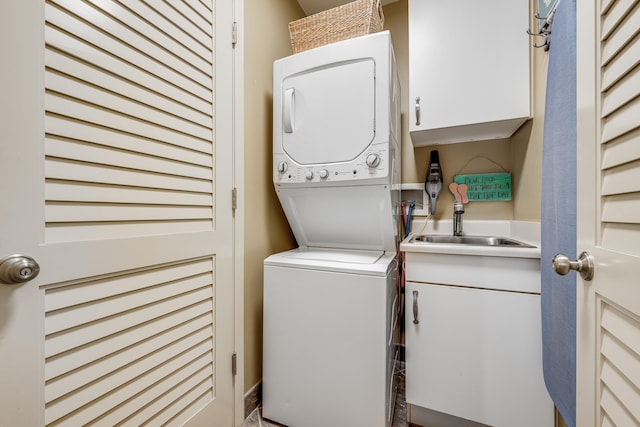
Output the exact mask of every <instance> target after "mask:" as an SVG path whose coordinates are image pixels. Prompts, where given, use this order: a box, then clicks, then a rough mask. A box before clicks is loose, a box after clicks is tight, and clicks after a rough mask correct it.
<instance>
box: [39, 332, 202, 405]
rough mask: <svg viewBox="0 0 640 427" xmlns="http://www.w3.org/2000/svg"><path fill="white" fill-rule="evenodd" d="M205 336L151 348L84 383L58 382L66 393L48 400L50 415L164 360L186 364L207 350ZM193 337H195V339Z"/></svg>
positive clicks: (88, 399)
mask: <svg viewBox="0 0 640 427" xmlns="http://www.w3.org/2000/svg"><path fill="white" fill-rule="evenodd" d="M207 335H208V336H209V337H210V336H211V331H210V330H209V331H205V332H204V333H202V334H194V335H190V336H187V337H185V338H183V339H179V340H176V342H175V343H173V344H171V345H169V346H166V347H163V348H160V349H155V351H154V352H152V353H149V354H148V355H147V357H144V358H142V359H139V360H135V361H133V362H132V363H130V364H128V365H124V366H119V367H118V369H114V370H109V371H107V372H105V374H104V376H102V377H100V379H99V381H96V382H93V383H84V384H72V383H70V384H62V387H64V388H68V390H69V392H68V393H66V394H65V395H63V396H59V397H58V398H55V399H51V400H48V401H49V402H51V403H50V404H49V407H50V408H51V409H52V411H51V413H52V416H54V417H55V416H56V413H57V412H63V413H67V412H73V411H75V410H77V409H78V408H81V407H83V406H85V405H87V404H89V403H90V402H92V401H94V400H96V399H98V398H100V396H102V395H103V394H105V390H117V389H119V388H121V387H123V386H125V385H126V384H127V383H129V382H131V381H134V380H135V379H137V378H140V377H144V376H145V375H146V374H147V372H148V371H152V370H153V369H157V368H158V367H161V366H162V365H163V364H164V363H165V361H168V360H172V359H179V358H181V357H182V358H183V359H182V360H183V363H185V364H186V363H187V362H186V360H191V359H195V358H196V357H198V356H199V355H201V354H203V353H206V352H208V351H209V350H208V347H209V346H208V344H207V343H206V342H205V341H206V339H207ZM197 339H199V340H198V341H197ZM58 382H65V378H60V379H59V380H58ZM45 390H46V388H45ZM132 394H134V393H132ZM51 396H52V397H53V394H51ZM54 408H55V409H54ZM93 417H95V415H93Z"/></svg>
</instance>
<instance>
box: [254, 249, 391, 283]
mask: <svg viewBox="0 0 640 427" xmlns="http://www.w3.org/2000/svg"><path fill="white" fill-rule="evenodd" d="M395 258H396V253H395V252H391V253H390V252H384V251H362V250H349V249H325V248H297V249H292V250H290V251H286V252H281V253H278V254H275V255H271V256H270V257H268V258H267V259H265V260H264V265H265V266H277V267H288V268H304V269H309V270H323V271H335V272H342V273H353V274H366V275H371V276H386V275H387V274H388V273H389V271H391V268H393V266H394V265H395V263H396V260H395Z"/></svg>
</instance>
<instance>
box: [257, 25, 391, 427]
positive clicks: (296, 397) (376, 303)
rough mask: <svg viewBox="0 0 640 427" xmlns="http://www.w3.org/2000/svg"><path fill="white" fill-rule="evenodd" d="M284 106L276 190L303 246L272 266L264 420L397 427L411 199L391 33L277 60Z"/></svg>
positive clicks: (279, 116) (279, 106)
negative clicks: (406, 195) (403, 247)
mask: <svg viewBox="0 0 640 427" xmlns="http://www.w3.org/2000/svg"><path fill="white" fill-rule="evenodd" d="M273 111H274V129H273V164H274V171H273V182H274V185H275V190H276V193H277V194H278V198H279V200H280V203H281V205H282V208H283V209H284V212H285V214H286V217H287V220H288V221H289V224H290V226H291V229H292V230H293V233H294V235H295V237H296V240H297V242H298V245H299V247H298V248H297V249H294V250H290V251H287V252H283V253H279V254H275V255H272V256H270V257H269V258H267V259H266V260H265V261H264V359H263V416H264V417H265V418H267V419H271V420H273V421H276V422H278V423H281V424H284V425H286V426H290V427H316V426H317V427H320V426H321V427H328V426H341V427H360V426H361V427H385V426H389V425H390V424H391V417H392V412H393V398H392V397H393V395H394V376H393V363H394V354H395V348H394V343H395V342H396V337H395V336H394V334H395V333H396V330H397V328H396V325H397V323H398V319H397V305H398V296H397V295H398V293H397V288H396V287H397V283H398V277H397V276H398V265H397V261H396V251H397V244H398V238H399V227H398V224H399V222H398V218H397V215H398V214H399V199H400V144H399V139H400V135H399V132H400V127H399V125H400V87H399V82H398V77H397V71H396V64H395V58H394V53H393V47H392V44H391V37H390V34H389V32H388V31H385V32H380V33H376V34H372V35H368V36H363V37H359V38H355V39H350V40H345V41H342V42H338V43H334V44H331V45H327V46H323V47H319V48H315V49H312V50H309V51H306V52H302V53H299V54H296V55H292V56H289V57H286V58H283V59H281V60H278V61H276V62H275V63H274V90H273Z"/></svg>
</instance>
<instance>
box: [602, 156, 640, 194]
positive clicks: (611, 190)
mask: <svg viewBox="0 0 640 427" xmlns="http://www.w3.org/2000/svg"><path fill="white" fill-rule="evenodd" d="M639 166H640V160H636V161H632V162H628V163H622V164H619V165H611V166H610V167H609V168H607V169H606V171H605V172H604V174H603V179H602V194H603V195H605V196H613V195H616V194H623V193H629V192H636V191H640V183H639V182H638V181H636V180H635V179H634V178H635V176H636V173H637V169H638V167H639Z"/></svg>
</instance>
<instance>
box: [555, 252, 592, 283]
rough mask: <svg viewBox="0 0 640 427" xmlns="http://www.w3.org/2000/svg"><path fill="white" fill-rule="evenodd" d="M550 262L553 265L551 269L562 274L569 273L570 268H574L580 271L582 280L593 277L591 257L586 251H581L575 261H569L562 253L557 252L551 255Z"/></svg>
mask: <svg viewBox="0 0 640 427" xmlns="http://www.w3.org/2000/svg"><path fill="white" fill-rule="evenodd" d="M551 264H552V265H553V271H555V272H556V273H558V274H560V275H562V276H564V275H565V274H567V273H569V271H570V270H575V271H577V272H578V273H580V276H581V277H582V278H583V279H584V280H591V279H593V270H594V262H593V257H592V256H591V254H589V253H588V252H582V253H581V254H580V258H578V260H577V261H571V260H570V259H569V257H567V256H566V255H564V254H557V255H556V256H554V257H553V260H552V261H551Z"/></svg>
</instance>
